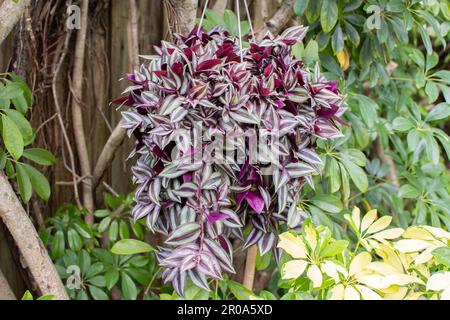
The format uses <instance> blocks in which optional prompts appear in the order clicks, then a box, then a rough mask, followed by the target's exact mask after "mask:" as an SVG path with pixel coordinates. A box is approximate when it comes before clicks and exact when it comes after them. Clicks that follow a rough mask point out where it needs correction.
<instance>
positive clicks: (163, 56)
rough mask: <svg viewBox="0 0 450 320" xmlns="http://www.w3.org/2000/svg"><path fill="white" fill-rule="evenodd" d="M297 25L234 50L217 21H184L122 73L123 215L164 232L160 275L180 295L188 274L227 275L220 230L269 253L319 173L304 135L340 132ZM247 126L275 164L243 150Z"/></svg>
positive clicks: (226, 242) (296, 219) (337, 108)
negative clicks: (130, 197) (300, 51)
mask: <svg viewBox="0 0 450 320" xmlns="http://www.w3.org/2000/svg"><path fill="white" fill-rule="evenodd" d="M306 32H307V28H306V27H302V26H297V27H293V28H290V29H288V30H286V31H285V32H283V34H281V35H280V36H276V37H275V36H272V35H270V34H268V35H267V36H266V37H265V38H264V39H263V40H262V41H260V42H259V43H251V44H250V47H249V48H246V49H243V50H242V51H241V50H240V42H239V39H238V38H236V37H232V36H230V34H229V33H228V32H227V31H226V30H224V29H223V28H214V29H212V30H211V31H209V32H207V33H206V32H204V31H203V30H202V29H198V28H195V29H194V30H193V31H192V32H191V33H190V34H189V35H188V36H181V35H177V36H176V42H175V43H174V44H171V43H167V42H163V43H162V45H161V47H159V48H157V56H155V57H152V58H151V61H150V63H149V65H148V66H147V65H143V66H142V67H141V69H140V71H139V72H134V73H132V74H130V75H129V76H128V79H129V80H130V81H131V82H132V86H131V87H130V88H129V89H128V90H127V96H126V97H123V98H120V99H118V100H116V101H115V103H118V104H125V105H128V106H130V107H131V108H130V109H129V110H128V111H126V112H123V118H124V119H125V126H124V127H125V128H126V129H128V133H129V135H130V136H131V135H134V136H135V138H136V140H137V143H136V148H135V150H134V152H133V154H132V155H136V156H138V160H137V163H136V165H135V166H134V168H133V174H134V180H135V183H136V184H137V190H136V194H135V200H136V205H135V207H134V210H133V215H134V218H135V219H136V220H139V219H144V218H145V219H146V221H147V225H148V227H149V229H150V230H151V231H153V232H159V233H163V234H165V235H167V236H168V238H167V240H166V245H167V246H165V247H164V248H160V251H159V253H158V259H159V262H160V265H161V266H162V267H164V268H165V271H164V273H163V279H164V280H165V281H166V282H172V284H173V286H174V288H175V289H176V291H177V292H178V293H180V294H182V293H183V290H184V286H185V282H186V280H188V279H190V280H192V282H193V283H194V284H196V285H197V286H199V287H202V288H204V289H208V282H207V278H208V277H209V278H213V279H220V278H221V277H222V273H223V272H230V273H233V272H234V268H233V248H232V245H231V243H230V237H233V236H234V237H238V238H242V239H244V240H245V245H244V248H247V247H249V246H252V245H255V244H257V245H258V247H259V251H260V254H261V255H263V254H265V253H267V252H269V251H270V250H273V252H274V254H275V256H276V257H278V254H279V253H278V251H277V249H276V242H277V237H278V234H279V233H280V232H281V231H282V230H281V229H283V230H285V229H286V227H285V226H286V225H287V226H288V227H289V228H295V227H298V226H300V225H301V222H302V220H303V219H304V217H303V215H302V213H301V212H300V211H298V210H297V207H296V203H297V202H298V198H299V191H300V190H301V189H302V187H303V186H304V185H305V184H306V183H308V184H310V185H311V186H312V185H313V179H312V175H314V174H318V173H319V170H320V165H321V160H320V158H319V156H318V155H317V154H316V152H315V140H316V139H318V138H319V139H333V138H335V137H338V136H341V132H340V130H339V127H338V125H337V123H343V121H342V120H341V119H340V116H341V115H342V114H343V113H344V111H345V108H344V107H343V97H342V95H341V94H340V93H339V91H338V89H337V86H336V82H329V81H326V79H324V77H323V76H322V75H321V74H320V71H319V68H318V67H316V69H315V70H314V71H313V72H310V70H308V69H307V68H306V67H305V66H304V65H303V63H302V62H301V61H297V60H296V59H295V58H294V57H293V55H292V53H291V48H292V46H293V45H294V44H296V43H298V42H300V41H302V39H303V38H304V37H305V34H306ZM199 127H200V129H199ZM249 132H257V133H258V134H259V139H262V138H263V139H264V138H269V139H268V140H270V141H272V142H273V144H271V145H270V146H271V148H272V149H273V148H274V147H275V149H276V150H277V153H275V156H276V161H272V160H273V159H272V158H271V155H272V156H273V153H270V152H265V151H267V150H259V152H258V154H257V155H256V156H255V155H254V154H253V152H252V151H251V150H255V149H254V148H253V149H252V147H254V145H255V141H252V140H251V141H250V143H248V144H246V143H245V139H244V140H242V139H241V138H242V137H245V136H246V135H247V134H248V133H249ZM218 135H219V136H220V135H221V136H224V137H225V139H228V138H229V137H232V138H233V139H234V140H233V139H231V141H234V143H230V144H227V145H226V152H224V153H222V152H221V151H220V152H216V153H215V154H214V159H215V160H216V161H215V162H214V161H212V162H211V161H209V160H210V159H209V158H211V157H210V156H208V157H207V156H206V155H211V152H209V151H210V149H211V147H214V146H216V143H217V141H219V140H220V139H219V140H218V139H214V138H213V137H217V136H218ZM192 136H200V137H201V139H200V143H193V142H192V141H194V140H195V139H192V141H191V140H190V139H189V137H192ZM261 136H262V138H261ZM275 138H276V139H275ZM250 139H251V138H250ZM227 141H228V140H227ZM236 141H237V142H236ZM242 141H244V142H243V143H242ZM249 149H251V150H250V152H249ZM260 149H261V148H260ZM262 149H264V148H262ZM215 150H216V151H217V149H215ZM219 150H222V149H219ZM257 151H258V150H257ZM230 152H231V153H233V152H236V153H239V152H241V153H240V155H241V156H229V154H230ZM242 155H243V156H242ZM207 158H208V159H207ZM217 160H220V161H217ZM268 163H271V164H272V166H271V168H272V170H271V171H270V173H271V174H270V175H266V173H264V170H266V169H267V164H268ZM244 226H249V227H250V228H246V230H247V231H249V232H245V236H244V232H243V229H244Z"/></svg>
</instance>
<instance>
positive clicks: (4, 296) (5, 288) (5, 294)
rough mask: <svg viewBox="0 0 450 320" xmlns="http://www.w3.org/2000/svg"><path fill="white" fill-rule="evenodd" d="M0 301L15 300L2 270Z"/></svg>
mask: <svg viewBox="0 0 450 320" xmlns="http://www.w3.org/2000/svg"><path fill="white" fill-rule="evenodd" d="M0 300H16V297H15V296H14V293H13V292H12V290H11V287H10V286H9V283H8V281H7V280H6V278H5V276H4V275H3V272H2V270H0Z"/></svg>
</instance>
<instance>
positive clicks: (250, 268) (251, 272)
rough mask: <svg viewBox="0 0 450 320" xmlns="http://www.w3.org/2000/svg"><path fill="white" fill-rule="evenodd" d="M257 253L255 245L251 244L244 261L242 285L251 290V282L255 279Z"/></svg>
mask: <svg viewBox="0 0 450 320" xmlns="http://www.w3.org/2000/svg"><path fill="white" fill-rule="evenodd" d="M257 254H258V247H257V246H256V245H254V246H251V247H250V248H248V250H247V259H246V262H245V273H244V281H243V285H244V287H246V288H247V289H248V290H250V291H252V290H253V283H254V281H255V270H256V255H257Z"/></svg>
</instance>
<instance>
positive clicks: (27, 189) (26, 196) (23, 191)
mask: <svg viewBox="0 0 450 320" xmlns="http://www.w3.org/2000/svg"><path fill="white" fill-rule="evenodd" d="M16 174H17V184H18V185H19V193H20V197H21V198H22V200H23V202H25V203H28V202H29V201H30V199H31V195H32V193H33V190H32V186H31V182H30V178H29V177H28V174H27V171H26V170H25V168H24V167H23V164H21V163H17V164H16Z"/></svg>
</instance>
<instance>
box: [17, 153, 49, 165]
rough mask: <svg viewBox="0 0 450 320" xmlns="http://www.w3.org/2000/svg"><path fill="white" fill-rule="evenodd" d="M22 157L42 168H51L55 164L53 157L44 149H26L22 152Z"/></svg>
mask: <svg viewBox="0 0 450 320" xmlns="http://www.w3.org/2000/svg"><path fill="white" fill-rule="evenodd" d="M23 157H24V158H27V159H28V160H31V161H33V162H35V163H37V164H40V165H42V166H51V165H53V164H54V163H55V156H54V155H53V154H52V153H51V152H49V151H47V150H44V149H27V150H25V151H24V152H23Z"/></svg>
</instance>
